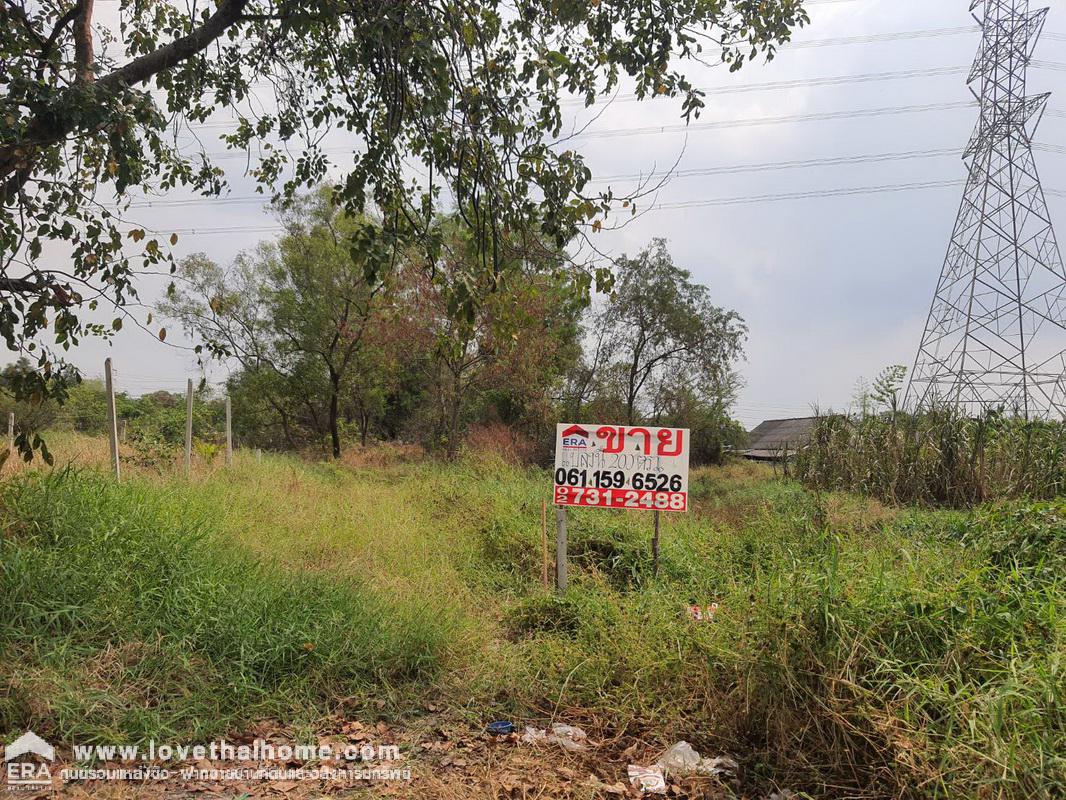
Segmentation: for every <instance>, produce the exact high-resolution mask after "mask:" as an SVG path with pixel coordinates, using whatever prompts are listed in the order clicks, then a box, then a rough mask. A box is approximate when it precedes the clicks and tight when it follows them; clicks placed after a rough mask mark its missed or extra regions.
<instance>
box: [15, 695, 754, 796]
mask: <svg viewBox="0 0 1066 800" xmlns="http://www.w3.org/2000/svg"><path fill="white" fill-rule="evenodd" d="M287 733H288V732H287V731H285V730H284V728H282V727H281V726H278V725H277V724H276V723H274V724H271V723H263V724H262V725H260V726H259V727H257V728H253V729H252V730H250V731H248V732H246V733H245V734H244V735H242V736H239V737H234V738H232V739H230V738H227V742H229V743H230V744H234V745H239V744H242V743H251V742H252V741H253V740H254V739H256V738H260V739H263V740H265V741H268V742H270V743H271V744H274V745H281V744H292V743H293V739H291V738H289V736H288V735H287ZM362 743H372V745H373V746H378V745H382V744H384V745H391V744H395V745H398V746H399V749H400V755H401V758H400V760H399V761H394V762H389V763H385V764H373V763H370V764H367V765H364V768H375V767H381V768H387V769H393V770H399V771H401V772H403V771H406V770H410V773H409V774H410V777H409V779H404V778H403V777H400V778H393V779H386V780H381V779H377V780H370V781H366V780H357V781H354V782H352V781H349V780H347V779H345V780H334V781H327V780H322V779H308V778H304V779H300V780H255V781H247V780H231V779H226V780H199V779H196V778H192V779H190V778H186V777H183V776H182V775H181V774H180V773H181V772H182V770H183V769H186V768H195V769H196V770H205V771H210V770H227V769H228V770H234V769H238V768H244V767H247V768H253V769H254V768H257V767H258V768H272V767H275V768H282V769H284V768H289V769H297V768H300V767H304V768H306V769H313V768H314V767H315V766H316V765H315V764H303V763H300V762H295V761H289V762H287V763H283V762H278V761H275V762H265V761H264V762H243V763H242V762H234V761H230V762H223V761H214V762H212V761H208V760H201V761H196V762H194V761H184V762H177V761H170V762H167V763H166V764H162V763H161V762H156V763H157V764H159V766H161V767H165V768H167V769H169V770H171V771H173V772H174V773H175V774H173V775H172V777H170V778H169V779H166V780H160V779H154V780H145V781H140V782H138V781H118V780H89V781H72V782H65V781H64V780H63V778H62V776H61V773H62V771H63V770H64V769H66V768H71V767H73V766H74V765H73V764H72V763H71V761H70V757H71V754H70V753H69V752H63V751H62V750H59V751H58V752H57V757H56V761H55V763H53V764H51V770H50V771H51V774H52V786H51V788H48V787H45V788H41V789H37V790H32V791H28V790H19V791H17V792H12V793H11V796H13V797H18V798H21V799H22V800H43V798H48V797H63V798H76V799H77V800H84V799H85V798H104V799H105V800H125V799H126V798H196V799H197V800H212V799H213V798H227V800H251V798H292V800H306V799H307V798H368V797H381V798H417V799H418V800H466V799H467V798H491V799H492V800H496V799H499V800H503V799H504V798H506V799H507V800H539V799H541V798H560V800H593V798H636V797H640V796H641V793H640V791H639V790H638V789H637V788H635V787H633V786H631V785H630V783H629V781H628V779H627V766H628V765H629V764H638V765H645V766H646V765H650V764H652V763H654V762H655V760H656V759H657V758H658V756H659V755H660V753H659V752H658V750H655V749H652V747H651V746H650V745H647V744H646V743H643V742H640V741H634V740H629V741H619V740H612V741H603V740H600V739H597V738H596V737H595V736H594V735H593V734H591V733H590V735H589V738H588V740H587V746H586V747H585V749H583V750H579V751H573V752H571V751H568V750H566V749H564V748H563V747H561V746H560V745H558V744H556V743H554V742H537V743H534V744H530V743H528V742H523V741H522V740H521V733H520V732H515V733H512V734H509V735H506V736H492V735H489V734H487V733H485V732H484V731H483V730H481V729H474V728H471V727H468V726H455V725H448V724H446V723H442V722H440V721H439V720H437V719H435V718H434V717H433V716H432V715H431V716H428V717H424V718H422V719H419V720H418V721H417V723H416V724H413V725H411V726H405V727H400V726H390V725H388V724H386V723H384V722H379V723H377V724H376V725H372V726H367V725H364V724H362V723H359V722H352V721H345V720H341V719H338V720H333V721H330V724H328V725H327V726H325V727H324V730H323V732H322V733H321V734H320V735H319V744H330V745H331V747H334V748H336V747H338V746H343V745H345V744H356V745H361V744H362ZM82 766H84V765H82ZM133 766H139V765H137V764H131V763H129V762H126V763H119V762H109V763H106V764H103V763H98V764H95V765H93V768H95V769H105V768H122V767H125V768H130V767H133ZM332 766H335V767H342V766H345V765H344V764H342V763H339V762H334V763H333V764H332ZM722 780H723V779H722V778H711V777H698V778H691V779H685V780H683V781H680V782H678V781H671V782H669V786H668V792H669V794H668V796H669V797H675V798H693V799H694V800H695V799H696V798H701V799H705V800H712V799H713V800H718V799H719V798H722V799H724V798H738V797H743V795H741V794H740V793H739V792H737V791H736V786H735V784H734V785H733V786H729V785H727V784H726V783H723V782H722ZM644 796H645V797H654V796H655V795H644Z"/></svg>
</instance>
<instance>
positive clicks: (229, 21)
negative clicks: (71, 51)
mask: <svg viewBox="0 0 1066 800" xmlns="http://www.w3.org/2000/svg"><path fill="white" fill-rule="evenodd" d="M248 3H249V0H223V2H222V3H221V4H220V5H219V7H218V10H217V11H216V12H215V13H214V14H212V15H211V16H210V17H208V19H207V21H206V22H205V23H204V24H203V25H201V26H200V27H199V28H197V29H196V30H194V31H192V32H191V33H189V34H188V35H186V36H182V37H181V38H180V39H175V40H174V41H173V42H171V43H170V44H168V45H164V46H163V47H160V48H159V49H158V50H153V51H152V52H151V53H146V54H145V55H143V56H141V57H140V58H135V59H134V60H133V61H131V62H130V63H128V64H126V65H125V66H122V67H119V68H118V69H116V70H115V71H114V72H112V73H110V74H108V75H106V76H104V77H103V78H101V79H100V84H101V85H103V86H107V87H108V88H115V89H117V88H120V87H122V86H132V85H134V84H136V83H141V82H142V81H146V80H148V79H149V78H151V77H152V76H154V75H156V74H158V73H160V72H162V71H163V70H167V69H170V68H171V67H173V66H176V65H178V64H180V63H181V62H182V61H185V60H186V59H189V58H191V57H192V56H194V55H196V54H197V53H199V52H200V51H202V50H204V49H205V48H206V47H207V46H208V45H210V44H211V43H212V42H213V41H215V39H217V38H218V37H219V36H221V35H222V34H223V33H225V32H226V31H227V30H228V29H229V28H231V27H232V26H233V25H234V24H236V23H237V22H239V21H240V18H241V14H242V12H243V11H244V9H245V8H247V6H248Z"/></svg>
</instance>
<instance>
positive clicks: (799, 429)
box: [743, 417, 818, 458]
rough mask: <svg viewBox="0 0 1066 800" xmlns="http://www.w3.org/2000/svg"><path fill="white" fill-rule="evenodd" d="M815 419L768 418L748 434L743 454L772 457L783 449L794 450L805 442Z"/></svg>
mask: <svg viewBox="0 0 1066 800" xmlns="http://www.w3.org/2000/svg"><path fill="white" fill-rule="evenodd" d="M817 421H818V418H817V417H794V418H792V419H769V420H767V421H766V422H763V423H762V424H761V425H759V426H758V427H757V428H756V429H755V430H753V431H752V432H751V433H750V434H748V450H747V451H746V452H745V453H743V455H747V456H749V457H750V458H774V457H779V456H780V454H781V452H782V451H784V450H790V451H793V452H794V451H796V450H797V449H799V448H801V447H803V445H804V444H806V442H807V439H808V438H809V437H810V435H811V430H812V429H813V428H814V423H815V422H817Z"/></svg>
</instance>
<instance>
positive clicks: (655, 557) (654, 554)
mask: <svg viewBox="0 0 1066 800" xmlns="http://www.w3.org/2000/svg"><path fill="white" fill-rule="evenodd" d="M651 574H652V575H653V576H656V577H657V576H658V575H659V509H655V535H654V536H652V538H651Z"/></svg>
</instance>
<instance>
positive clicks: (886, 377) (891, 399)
mask: <svg viewBox="0 0 1066 800" xmlns="http://www.w3.org/2000/svg"><path fill="white" fill-rule="evenodd" d="M906 379H907V368H906V367H905V366H903V365H902V364H892V365H890V366H887V367H885V368H884V369H883V370H881V371H880V372H879V373H877V377H876V378H874V383H873V388H872V389H871V391H870V396H871V397H872V398H873V399H874V400H875V401H876V402H877V403H879V404H880V405H882V406H884V407H885V408H886V409H888V410H889V411H890V412H892V415H893V416H895V415H896V412H897V411H899V396H900V393H901V392H902V391H903V382H904V381H905V380H906Z"/></svg>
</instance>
